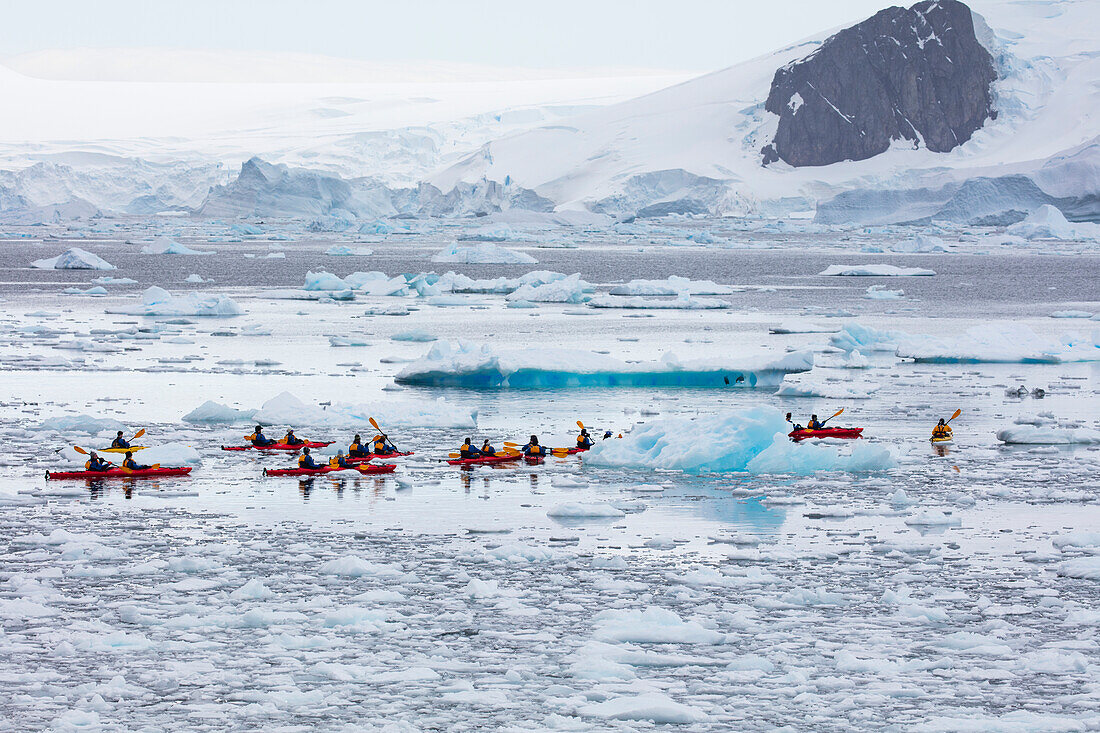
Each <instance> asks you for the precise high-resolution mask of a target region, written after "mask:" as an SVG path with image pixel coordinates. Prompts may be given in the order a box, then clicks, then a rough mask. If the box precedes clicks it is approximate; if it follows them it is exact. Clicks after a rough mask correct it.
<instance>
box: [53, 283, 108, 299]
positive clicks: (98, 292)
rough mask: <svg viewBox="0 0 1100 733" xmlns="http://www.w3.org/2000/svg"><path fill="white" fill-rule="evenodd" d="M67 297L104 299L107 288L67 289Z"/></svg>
mask: <svg viewBox="0 0 1100 733" xmlns="http://www.w3.org/2000/svg"><path fill="white" fill-rule="evenodd" d="M62 292H63V293H65V294H66V295H89V296H92V297H102V296H104V295H107V288H105V287H103V286H101V285H96V286H95V287H91V288H88V289H87V290H81V289H80V288H65V289H64V290H63V291H62Z"/></svg>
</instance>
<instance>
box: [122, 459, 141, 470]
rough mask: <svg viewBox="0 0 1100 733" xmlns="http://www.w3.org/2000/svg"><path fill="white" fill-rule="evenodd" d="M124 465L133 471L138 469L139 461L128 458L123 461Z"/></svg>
mask: <svg viewBox="0 0 1100 733" xmlns="http://www.w3.org/2000/svg"><path fill="white" fill-rule="evenodd" d="M122 466H123V468H128V469H130V470H131V471H133V470H135V469H137V467H138V464H137V461H135V460H134V459H133V458H127V459H126V460H124V461H123V462H122Z"/></svg>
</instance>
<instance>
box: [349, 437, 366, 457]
mask: <svg viewBox="0 0 1100 733" xmlns="http://www.w3.org/2000/svg"><path fill="white" fill-rule="evenodd" d="M348 455H349V456H351V457H352V458H366V457H367V456H369V455H370V448H368V447H366V446H364V445H363V440H362V438H360V437H359V433H356V434H355V437H354V438H352V439H351V445H349V446H348Z"/></svg>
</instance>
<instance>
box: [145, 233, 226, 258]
mask: <svg viewBox="0 0 1100 733" xmlns="http://www.w3.org/2000/svg"><path fill="white" fill-rule="evenodd" d="M141 253H142V254H143V255H212V254H214V253H213V252H201V251H199V250H197V249H191V248H190V247H188V246H187V245H186V244H180V243H179V242H177V241H176V240H174V239H168V238H167V237H157V238H156V239H155V240H153V241H152V242H151V243H150V244H147V245H145V246H144V247H142V248H141Z"/></svg>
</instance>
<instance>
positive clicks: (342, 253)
mask: <svg viewBox="0 0 1100 733" xmlns="http://www.w3.org/2000/svg"><path fill="white" fill-rule="evenodd" d="M325 254H327V255H328V256H329V257H370V256H371V255H373V254H374V250H373V249H370V248H369V247H349V246H348V245H346V244H334V245H332V246H331V247H329V248H328V249H326V250H325Z"/></svg>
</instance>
